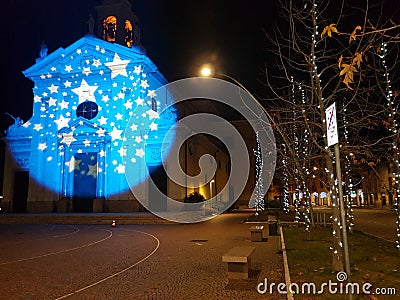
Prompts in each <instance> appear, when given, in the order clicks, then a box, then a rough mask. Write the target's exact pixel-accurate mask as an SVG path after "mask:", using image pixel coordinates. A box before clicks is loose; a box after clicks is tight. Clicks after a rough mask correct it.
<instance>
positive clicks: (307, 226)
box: [299, 85, 311, 231]
mask: <svg viewBox="0 0 400 300" xmlns="http://www.w3.org/2000/svg"><path fill="white" fill-rule="evenodd" d="M299 91H300V93H301V94H300V95H301V104H302V105H303V107H305V104H306V96H305V92H304V89H303V87H302V86H301V85H300V86H299ZM306 121H307V123H308V117H306ZM309 145H310V143H309V132H308V130H307V128H305V129H304V146H303V153H302V157H303V161H304V163H303V166H302V167H303V174H305V175H304V176H309V174H310V170H309V169H308V158H309ZM304 176H303V200H304V205H305V207H304V210H303V216H304V223H305V229H306V231H309V230H310V198H311V197H310V190H309V189H308V185H307V184H306V182H305V181H304Z"/></svg>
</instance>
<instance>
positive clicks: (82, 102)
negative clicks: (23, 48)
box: [4, 35, 175, 211]
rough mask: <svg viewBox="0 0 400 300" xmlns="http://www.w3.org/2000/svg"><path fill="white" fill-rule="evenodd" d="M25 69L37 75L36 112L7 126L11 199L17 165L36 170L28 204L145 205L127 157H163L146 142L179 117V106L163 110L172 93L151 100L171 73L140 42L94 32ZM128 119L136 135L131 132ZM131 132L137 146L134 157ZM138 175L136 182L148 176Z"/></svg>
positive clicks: (61, 207)
mask: <svg viewBox="0 0 400 300" xmlns="http://www.w3.org/2000/svg"><path fill="white" fill-rule="evenodd" d="M24 74H25V76H26V77H28V78H29V79H31V80H32V81H33V82H34V88H33V95H34V96H33V115H32V117H31V119H30V120H28V121H27V122H24V123H23V124H19V123H18V122H20V121H19V120H16V124H14V125H13V126H11V127H10V129H9V131H8V135H7V142H8V146H9V149H10V151H9V153H8V155H10V154H12V157H13V159H14V160H15V162H16V164H15V165H12V162H11V161H12V160H10V159H8V160H7V161H8V163H7V168H6V169H8V171H9V173H10V174H11V175H10V176H7V179H6V180H5V190H4V198H6V199H11V198H13V194H14V193H15V192H16V186H15V184H14V182H13V181H14V179H15V175H13V173H15V171H16V170H17V169H18V170H19V171H21V172H22V171H25V172H29V177H30V182H29V190H28V197H27V199H28V203H27V210H28V211H54V209H55V207H56V209H57V210H58V211H92V210H94V211H105V210H107V209H109V210H113V205H114V209H115V210H138V209H140V206H139V204H134V203H132V202H133V201H134V199H133V196H132V195H130V192H129V187H128V185H127V182H126V178H125V167H127V166H126V165H125V164H132V166H133V167H134V165H135V163H136V162H137V161H138V160H140V159H146V160H147V161H148V164H149V165H158V164H160V163H161V161H152V157H153V156H151V155H146V154H145V153H146V146H148V145H149V144H152V145H153V146H152V147H150V148H149V149H156V148H159V147H160V146H157V144H160V143H161V141H160V140H157V138H160V139H161V138H162V136H163V134H164V132H166V130H168V128H169V127H170V126H171V125H172V124H173V123H174V122H175V117H174V112H173V111H172V110H168V113H166V114H165V117H160V116H159V115H158V112H157V111H159V112H160V111H162V110H163V109H164V108H165V107H166V106H167V105H168V104H170V103H167V100H166V101H165V102H163V103H160V101H156V102H155V101H154V100H152V96H155V90H156V89H157V88H158V87H160V86H161V85H163V84H165V83H166V80H165V79H164V77H163V76H162V75H161V73H160V72H159V71H158V70H157V67H156V66H155V65H154V64H153V63H152V62H151V60H150V59H149V58H148V57H147V56H146V55H145V54H144V53H143V52H142V51H141V50H140V49H137V48H135V47H132V48H128V47H125V46H122V45H119V44H112V43H109V42H106V41H103V40H101V39H97V38H95V37H93V36H90V35H88V36H85V37H83V38H81V39H80V40H78V41H77V42H75V43H73V44H72V45H70V46H69V47H67V48H66V49H63V48H60V49H58V50H56V51H54V52H53V53H51V54H49V55H48V56H44V57H41V58H39V59H38V60H37V62H36V64H35V65H33V66H32V67H30V68H28V69H27V70H26V71H24ZM158 99H159V98H158ZM154 102H155V103H154ZM128 122H130V124H132V125H131V126H133V127H131V131H130V132H131V133H132V134H131V136H128V137H124V132H125V128H126V126H127V125H128ZM132 128H133V129H132ZM126 139H128V144H129V141H131V145H132V146H133V147H135V148H136V152H135V153H136V157H132V158H130V159H129V160H128V159H125V156H126V145H124V141H125V142H126ZM125 161H126V163H125ZM137 175H138V176H137V178H136V179H135V180H137V183H140V182H141V181H143V180H144V178H143V176H144V175H142V173H140V172H139V171H138V174H137ZM93 199H94V200H93ZM105 199H107V200H114V202H113V203H112V204H111V206H110V203H109V202H108V203H107V202H106V200H105ZM5 201H6V200H5ZM118 201H120V202H118Z"/></svg>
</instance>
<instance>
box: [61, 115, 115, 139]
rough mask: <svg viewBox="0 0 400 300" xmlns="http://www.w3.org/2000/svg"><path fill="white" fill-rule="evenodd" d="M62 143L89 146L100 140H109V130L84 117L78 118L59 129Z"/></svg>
mask: <svg viewBox="0 0 400 300" xmlns="http://www.w3.org/2000/svg"><path fill="white" fill-rule="evenodd" d="M58 137H59V139H60V143H61V144H65V145H67V146H70V145H71V144H75V145H80V144H83V145H85V146H88V145H90V144H97V143H99V142H101V143H104V142H109V141H110V139H111V138H110V136H109V134H108V133H107V131H106V130H105V129H104V128H103V127H101V126H99V125H97V124H96V123H93V122H91V121H89V120H86V119H84V118H78V119H76V120H75V121H73V122H71V124H70V126H69V127H64V128H62V129H61V130H59V131H58Z"/></svg>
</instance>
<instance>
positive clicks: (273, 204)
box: [268, 200, 281, 208]
mask: <svg viewBox="0 0 400 300" xmlns="http://www.w3.org/2000/svg"><path fill="white" fill-rule="evenodd" d="M268 207H270V208H281V203H280V202H279V201H278V200H272V201H270V202H269V203H268Z"/></svg>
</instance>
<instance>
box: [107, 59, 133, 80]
mask: <svg viewBox="0 0 400 300" xmlns="http://www.w3.org/2000/svg"><path fill="white" fill-rule="evenodd" d="M129 62H130V60H129V59H125V60H121V59H120V58H119V55H118V54H117V53H115V55H114V60H113V61H112V62H108V63H104V64H105V65H106V66H107V67H108V68H110V70H111V79H113V78H115V77H116V76H118V75H122V76H125V77H127V76H128V73H127V72H126V66H127V65H128V64H129Z"/></svg>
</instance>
